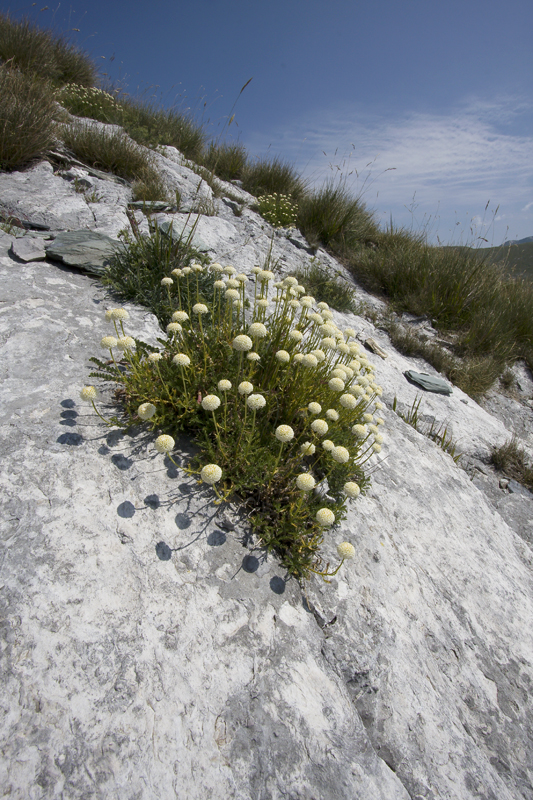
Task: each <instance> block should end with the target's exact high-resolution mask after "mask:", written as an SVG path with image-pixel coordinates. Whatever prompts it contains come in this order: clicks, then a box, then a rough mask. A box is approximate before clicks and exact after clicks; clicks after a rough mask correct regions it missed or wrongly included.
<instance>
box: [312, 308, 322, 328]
mask: <svg viewBox="0 0 533 800" xmlns="http://www.w3.org/2000/svg"><path fill="white" fill-rule="evenodd" d="M309 319H310V320H311V322H316V324H317V325H323V324H324V320H323V319H322V316H321V314H317V313H316V311H314V312H313V313H312V314H309Z"/></svg>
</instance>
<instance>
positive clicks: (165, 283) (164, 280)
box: [161, 278, 174, 286]
mask: <svg viewBox="0 0 533 800" xmlns="http://www.w3.org/2000/svg"><path fill="white" fill-rule="evenodd" d="M173 283H174V281H173V280H172V278H162V279H161V286H172V284H173Z"/></svg>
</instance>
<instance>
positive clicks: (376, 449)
mask: <svg viewBox="0 0 533 800" xmlns="http://www.w3.org/2000/svg"><path fill="white" fill-rule="evenodd" d="M372 450H373V451H374V453H381V445H380V444H378V443H377V442H374V444H373V445H372Z"/></svg>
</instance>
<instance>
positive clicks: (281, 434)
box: [274, 425, 294, 442]
mask: <svg viewBox="0 0 533 800" xmlns="http://www.w3.org/2000/svg"><path fill="white" fill-rule="evenodd" d="M274 436H275V437H276V439H278V441H280V442H290V440H291V439H293V438H294V431H293V429H292V428H291V426H290V425H278V427H277V428H276V430H275V432H274Z"/></svg>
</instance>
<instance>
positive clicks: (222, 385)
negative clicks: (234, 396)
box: [217, 378, 231, 392]
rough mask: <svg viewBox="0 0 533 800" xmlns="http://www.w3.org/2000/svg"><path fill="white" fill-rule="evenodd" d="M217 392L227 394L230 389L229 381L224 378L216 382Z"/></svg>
mask: <svg viewBox="0 0 533 800" xmlns="http://www.w3.org/2000/svg"><path fill="white" fill-rule="evenodd" d="M217 386H218V391H219V392H229V390H230V389H231V381H227V380H225V379H224V378H223V379H222V380H221V381H219V382H218V384H217Z"/></svg>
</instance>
